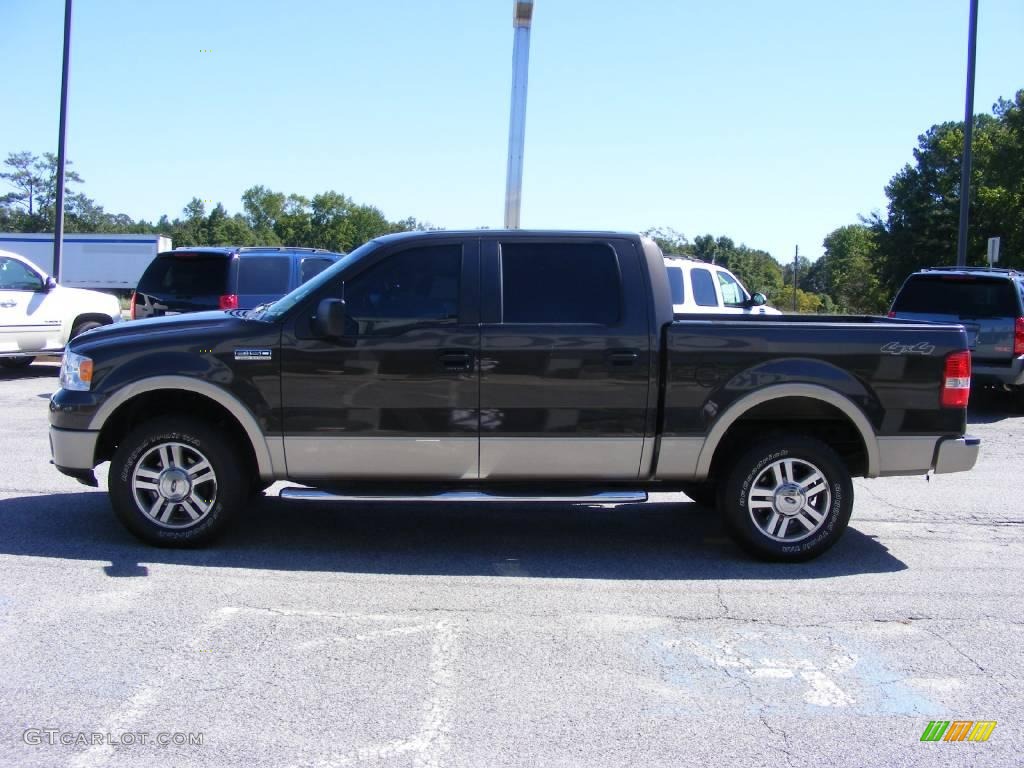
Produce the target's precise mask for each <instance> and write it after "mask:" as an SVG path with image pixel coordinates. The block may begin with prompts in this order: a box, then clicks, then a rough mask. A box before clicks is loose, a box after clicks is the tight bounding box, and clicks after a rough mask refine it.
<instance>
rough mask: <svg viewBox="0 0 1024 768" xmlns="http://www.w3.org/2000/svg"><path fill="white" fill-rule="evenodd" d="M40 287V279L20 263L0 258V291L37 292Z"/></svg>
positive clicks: (41, 285)
mask: <svg viewBox="0 0 1024 768" xmlns="http://www.w3.org/2000/svg"><path fill="white" fill-rule="evenodd" d="M42 287H43V280H42V278H41V277H39V275H37V274H36V273H35V272H33V271H32V270H31V269H29V268H28V267H26V266H25V265H24V264H22V263H21V262H20V261H16V260H15V259H8V258H0V291H38V290H41V289H42Z"/></svg>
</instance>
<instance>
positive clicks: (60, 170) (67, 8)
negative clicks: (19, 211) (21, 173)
mask: <svg viewBox="0 0 1024 768" xmlns="http://www.w3.org/2000/svg"><path fill="white" fill-rule="evenodd" d="M70 59H71V0H64V68H63V70H62V72H61V76H60V128H59V129H58V131H57V134H58V135H57V203H56V205H57V208H56V210H55V211H54V212H53V214H54V215H53V218H54V230H53V276H54V277H55V278H57V282H58V283H59V282H60V256H61V251H62V250H63V248H64V144H65V139H66V133H67V131H66V128H67V122H68V62H69V61H70Z"/></svg>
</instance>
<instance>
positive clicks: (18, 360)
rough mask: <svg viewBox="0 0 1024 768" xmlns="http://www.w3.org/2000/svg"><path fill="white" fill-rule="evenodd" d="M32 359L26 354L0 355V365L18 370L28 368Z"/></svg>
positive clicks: (33, 359)
mask: <svg viewBox="0 0 1024 768" xmlns="http://www.w3.org/2000/svg"><path fill="white" fill-rule="evenodd" d="M34 361H35V358H34V357H29V356H27V355H26V356H23V357H0V366H2V367H4V368H9V369H12V370H19V369H21V368H28V367H29V366H30V365H32V363H33V362H34Z"/></svg>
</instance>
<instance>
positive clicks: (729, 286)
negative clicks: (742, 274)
mask: <svg viewBox="0 0 1024 768" xmlns="http://www.w3.org/2000/svg"><path fill="white" fill-rule="evenodd" d="M716 274H717V275H718V285H719V287H720V288H721V289H722V303H723V304H725V306H727V307H742V306H745V305H746V303H747V293H746V291H744V290H743V286H741V285H740V284H739V282H737V280H736V279H735V278H734V277H733V276H732V275H730V274H728V273H726V272H718V273H716Z"/></svg>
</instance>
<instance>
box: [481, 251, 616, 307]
mask: <svg viewBox="0 0 1024 768" xmlns="http://www.w3.org/2000/svg"><path fill="white" fill-rule="evenodd" d="M501 286H502V322H505V323H564V324H573V323H588V324H595V323H596V324H599V325H614V324H615V323H617V322H618V321H619V318H620V316H621V313H622V279H621V278H620V276H619V263H618V260H617V258H616V256H615V251H614V250H612V247H611V246H610V245H607V244H603V243H550V242H548V243H505V244H503V245H502V247H501Z"/></svg>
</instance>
